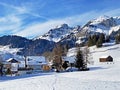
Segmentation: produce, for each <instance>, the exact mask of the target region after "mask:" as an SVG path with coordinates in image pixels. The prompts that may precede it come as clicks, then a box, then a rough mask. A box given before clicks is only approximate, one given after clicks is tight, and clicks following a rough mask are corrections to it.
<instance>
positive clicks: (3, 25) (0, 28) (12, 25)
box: [0, 15, 21, 33]
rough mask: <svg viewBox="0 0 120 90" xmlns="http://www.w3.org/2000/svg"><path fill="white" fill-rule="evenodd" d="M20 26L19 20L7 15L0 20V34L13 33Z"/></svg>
mask: <svg viewBox="0 0 120 90" xmlns="http://www.w3.org/2000/svg"><path fill="white" fill-rule="evenodd" d="M20 26H21V19H20V18H18V17H16V16H14V15H8V16H5V17H2V18H0V33H5V32H10V33H14V30H15V29H17V28H19V27H20Z"/></svg>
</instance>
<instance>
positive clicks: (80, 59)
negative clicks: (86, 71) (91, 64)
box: [75, 50, 85, 70]
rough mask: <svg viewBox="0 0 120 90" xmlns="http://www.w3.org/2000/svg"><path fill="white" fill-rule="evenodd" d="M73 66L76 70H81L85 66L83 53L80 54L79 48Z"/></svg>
mask: <svg viewBox="0 0 120 90" xmlns="http://www.w3.org/2000/svg"><path fill="white" fill-rule="evenodd" d="M75 66H76V68H78V70H82V69H83V68H84V67H85V65H84V58H83V54H82V51H80V50H78V52H77V55H76V62H75Z"/></svg>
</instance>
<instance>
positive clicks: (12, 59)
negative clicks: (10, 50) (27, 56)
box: [6, 58, 19, 63]
mask: <svg viewBox="0 0 120 90" xmlns="http://www.w3.org/2000/svg"><path fill="white" fill-rule="evenodd" d="M6 61H7V62H11V63H19V61H17V60H16V59H14V58H10V59H8V60H6Z"/></svg>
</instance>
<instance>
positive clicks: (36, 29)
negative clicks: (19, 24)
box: [15, 9, 120, 38]
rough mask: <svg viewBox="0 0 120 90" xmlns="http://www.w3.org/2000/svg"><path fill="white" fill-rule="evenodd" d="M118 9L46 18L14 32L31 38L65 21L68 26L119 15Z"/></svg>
mask: <svg viewBox="0 0 120 90" xmlns="http://www.w3.org/2000/svg"><path fill="white" fill-rule="evenodd" d="M118 11H119V9H114V10H103V11H90V12H87V13H84V14H80V15H75V16H71V17H66V18H62V19H55V20H48V21H47V22H44V23H33V24H32V25H29V26H27V27H25V28H24V29H23V30H21V31H19V32H17V33H15V34H16V35H19V36H24V37H31V38H33V37H35V36H38V35H43V34H44V33H46V32H47V31H48V30H50V29H52V28H54V27H55V26H57V25H60V24H63V23H67V24H69V25H70V26H74V25H80V24H85V23H86V22H88V21H89V20H92V19H95V18H97V17H99V16H101V15H112V16H113V15H120V14H119V13H117V12H118ZM112 13H114V14H112ZM115 13H116V14H115Z"/></svg>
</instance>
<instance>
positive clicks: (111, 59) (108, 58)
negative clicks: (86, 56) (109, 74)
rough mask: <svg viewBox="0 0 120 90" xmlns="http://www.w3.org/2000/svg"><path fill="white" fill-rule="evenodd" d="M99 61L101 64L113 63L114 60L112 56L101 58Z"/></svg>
mask: <svg viewBox="0 0 120 90" xmlns="http://www.w3.org/2000/svg"><path fill="white" fill-rule="evenodd" d="M99 61H100V62H113V58H112V57H111V56H108V57H102V58H99Z"/></svg>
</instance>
